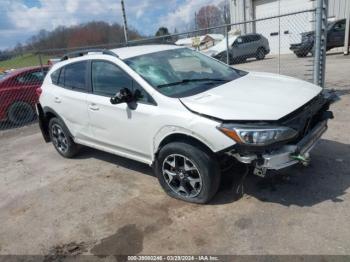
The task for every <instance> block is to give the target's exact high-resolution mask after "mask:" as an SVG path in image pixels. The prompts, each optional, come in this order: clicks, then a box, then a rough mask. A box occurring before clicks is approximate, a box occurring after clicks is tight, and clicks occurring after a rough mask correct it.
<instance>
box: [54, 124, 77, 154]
mask: <svg viewBox="0 0 350 262" xmlns="http://www.w3.org/2000/svg"><path fill="white" fill-rule="evenodd" d="M49 133H50V139H51V141H52V143H53V146H54V147H55V149H56V150H57V152H58V153H59V154H60V155H61V156H63V157H65V158H72V157H74V156H75V155H76V154H77V153H78V151H79V146H78V145H77V144H76V143H75V142H74V141H73V139H72V138H71V136H70V133H69V131H68V129H67V128H66V126H65V124H64V123H63V122H62V121H61V120H60V119H59V118H56V117H54V118H51V120H50V122H49Z"/></svg>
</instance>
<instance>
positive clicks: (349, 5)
mask: <svg viewBox="0 0 350 262" xmlns="http://www.w3.org/2000/svg"><path fill="white" fill-rule="evenodd" d="M349 38H350V1H346V28H345V41H344V55H348V54H349V41H350V40H349Z"/></svg>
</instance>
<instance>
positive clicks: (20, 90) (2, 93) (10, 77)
mask: <svg viewBox="0 0 350 262" xmlns="http://www.w3.org/2000/svg"><path fill="white" fill-rule="evenodd" d="M48 69H49V67H48V66H44V67H43V68H41V67H38V66H37V67H26V68H21V69H15V70H11V71H8V72H7V73H5V74H4V75H3V76H2V77H1V78H0V121H3V120H8V121H9V122H10V123H12V124H14V125H19V124H24V123H28V122H30V121H32V120H33V119H34V117H35V104H36V103H37V100H38V95H37V94H36V89H37V88H38V87H40V86H41V84H42V82H43V80H44V77H45V75H46V73H47V71H48Z"/></svg>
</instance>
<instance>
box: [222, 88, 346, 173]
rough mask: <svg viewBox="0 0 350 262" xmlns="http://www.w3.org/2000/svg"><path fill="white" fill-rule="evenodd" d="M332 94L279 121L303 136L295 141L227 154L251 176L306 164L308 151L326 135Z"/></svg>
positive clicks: (331, 116)
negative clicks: (250, 168) (248, 169)
mask: <svg viewBox="0 0 350 262" xmlns="http://www.w3.org/2000/svg"><path fill="white" fill-rule="evenodd" d="M338 100H339V97H338V96H337V95H336V94H335V92H328V91H327V92H325V91H324V92H322V94H321V95H320V97H319V98H318V99H315V101H313V102H312V103H310V104H309V105H307V106H305V107H304V108H301V109H299V110H298V112H297V113H295V114H293V115H292V116H290V117H287V118H286V119H284V120H283V123H281V122H280V124H283V125H285V126H290V127H291V126H292V127H293V128H294V129H295V130H298V132H299V133H301V134H303V135H302V136H301V137H300V138H299V139H297V140H295V141H294V142H293V141H290V142H288V143H286V144H282V145H280V146H277V147H275V148H264V147H263V148H260V150H257V149H256V148H255V149H248V148H241V149H240V148H235V149H234V150H232V151H230V152H227V153H228V154H229V155H230V156H232V157H234V158H236V159H237V160H238V161H239V162H241V163H244V164H250V165H252V166H253V167H255V169H254V174H256V175H259V176H264V175H265V173H266V170H279V169H283V168H286V167H289V166H292V165H294V164H297V163H302V164H304V165H307V164H308V162H309V160H310V157H309V152H310V151H311V150H312V149H313V147H314V146H315V145H316V144H317V142H318V141H319V140H320V138H321V137H322V135H323V134H324V133H325V132H326V130H327V128H328V126H327V122H328V120H329V119H332V118H333V114H332V112H331V111H328V109H329V105H330V104H332V103H334V102H335V101H338Z"/></svg>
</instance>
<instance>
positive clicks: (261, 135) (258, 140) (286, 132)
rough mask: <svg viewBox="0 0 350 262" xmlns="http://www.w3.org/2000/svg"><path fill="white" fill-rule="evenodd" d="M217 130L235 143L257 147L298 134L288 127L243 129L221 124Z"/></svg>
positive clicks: (243, 127) (242, 127)
mask: <svg viewBox="0 0 350 262" xmlns="http://www.w3.org/2000/svg"><path fill="white" fill-rule="evenodd" d="M218 129H219V130H220V131H221V132H223V133H224V134H225V135H227V136H228V137H230V138H232V139H233V140H235V141H236V142H237V143H240V144H246V145H257V146H264V145H270V144H273V143H276V142H279V141H284V140H289V139H291V138H293V137H295V136H296V135H297V134H298V132H297V131H295V130H294V129H292V128H289V127H245V126H236V125H232V124H223V125H221V126H219V127H218Z"/></svg>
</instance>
